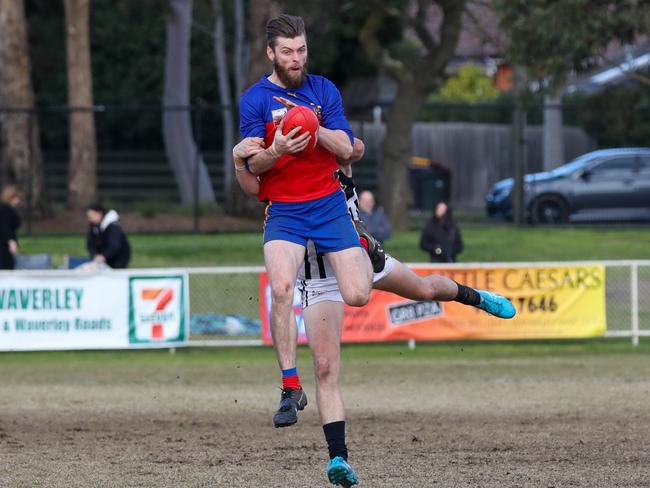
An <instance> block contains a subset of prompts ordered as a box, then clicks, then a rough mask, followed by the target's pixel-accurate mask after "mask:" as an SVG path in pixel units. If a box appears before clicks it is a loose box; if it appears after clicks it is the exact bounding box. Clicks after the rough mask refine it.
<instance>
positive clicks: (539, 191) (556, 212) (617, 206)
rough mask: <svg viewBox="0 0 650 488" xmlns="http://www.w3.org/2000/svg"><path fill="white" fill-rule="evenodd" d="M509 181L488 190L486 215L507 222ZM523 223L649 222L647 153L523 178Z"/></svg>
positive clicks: (630, 152)
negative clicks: (524, 221)
mask: <svg viewBox="0 0 650 488" xmlns="http://www.w3.org/2000/svg"><path fill="white" fill-rule="evenodd" d="M513 186H514V180H513V178H508V179H506V180H502V181H499V182H497V183H495V184H494V186H492V188H491V189H490V191H489V193H488V195H487V197H486V210H487V214H488V215H489V216H491V217H502V218H506V219H512V193H513ZM524 205H525V208H526V212H527V218H528V220H529V221H530V222H533V223H536V224H555V223H565V222H569V220H571V221H580V220H638V219H644V220H646V219H647V220H650V148H618V149H602V150H598V151H593V152H590V153H587V154H583V155H582V156H579V157H578V158H576V159H574V160H573V161H571V162H569V163H567V164H564V165H562V166H559V167H558V168H555V169H554V170H552V171H545V172H543V173H534V174H528V175H526V176H525V177H524Z"/></svg>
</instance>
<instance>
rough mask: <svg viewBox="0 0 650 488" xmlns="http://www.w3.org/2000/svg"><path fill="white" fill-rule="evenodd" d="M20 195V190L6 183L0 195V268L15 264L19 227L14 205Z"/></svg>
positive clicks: (16, 203)
mask: <svg viewBox="0 0 650 488" xmlns="http://www.w3.org/2000/svg"><path fill="white" fill-rule="evenodd" d="M20 197H21V195H20V192H19V191H18V189H17V188H16V187H15V186H13V185H7V186H6V187H5V188H4V189H3V190H2V194H1V195H0V269H14V267H15V265H16V261H15V256H16V254H18V240H17V239H16V230H18V227H20V216H19V215H18V212H16V207H17V206H18V204H19V203H20Z"/></svg>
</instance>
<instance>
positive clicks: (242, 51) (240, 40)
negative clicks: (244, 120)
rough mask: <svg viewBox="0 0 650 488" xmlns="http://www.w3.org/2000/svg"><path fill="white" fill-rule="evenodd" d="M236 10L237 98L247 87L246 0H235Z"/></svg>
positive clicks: (234, 61) (234, 63) (235, 65)
mask: <svg viewBox="0 0 650 488" xmlns="http://www.w3.org/2000/svg"><path fill="white" fill-rule="evenodd" d="M234 10H235V50H234V60H233V65H234V67H235V100H239V97H240V96H241V94H242V93H243V91H244V89H245V88H246V86H245V85H246V78H247V72H248V62H249V55H250V53H249V50H248V43H247V42H246V20H245V16H244V1H243V0H235V1H234Z"/></svg>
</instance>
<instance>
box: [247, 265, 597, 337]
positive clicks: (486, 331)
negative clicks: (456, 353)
mask: <svg viewBox="0 0 650 488" xmlns="http://www.w3.org/2000/svg"><path fill="white" fill-rule="evenodd" d="M412 269H413V271H414V272H415V273H417V274H418V275H420V276H424V277H426V276H427V275H430V274H432V273H435V274H441V275H444V276H447V277H449V278H451V279H453V280H455V281H457V282H459V283H463V284H466V285H468V286H471V287H473V288H479V289H483V290H491V291H494V292H496V293H500V294H502V295H504V296H506V297H508V298H509V299H510V300H511V301H512V302H513V304H514V305H515V308H516V309H517V315H516V317H515V318H514V319H511V320H503V319H499V318H496V317H493V316H491V315H488V314H487V313H485V312H483V311H481V310H478V309H477V308H475V307H469V306H466V305H462V304H460V303H457V302H435V301H434V302H431V301H428V302H427V301H412V300H407V299H404V298H402V297H399V296H397V295H394V294H392V293H388V292H383V291H378V290H373V291H372V295H371V298H370V302H369V303H368V304H367V305H366V306H365V307H360V308H357V307H348V306H347V305H346V306H345V316H344V319H343V337H342V341H343V342H378V341H394V340H408V339H415V340H418V341H431V340H461V339H473V340H482V339H485V340H490V339H559V338H583V337H597V336H602V335H603V334H604V333H605V331H606V329H607V322H606V313H605V312H606V311H605V267H604V266H591V265H589V266H544V265H540V266H536V265H531V266H528V265H527V266H526V267H494V268H490V267H480V268H443V269H436V268H433V267H414V268H412ZM260 303H261V306H262V325H263V327H262V336H263V337H262V338H263V340H264V342H265V343H268V344H270V343H271V342H272V339H271V333H270V327H269V311H270V295H269V292H268V279H267V277H266V275H265V274H262V275H261V276H260ZM294 311H295V312H296V319H297V322H298V327H299V336H300V341H301V342H306V337H305V334H304V321H303V319H302V313H301V312H302V311H301V310H300V297H299V294H298V292H297V291H296V292H295V300H294Z"/></svg>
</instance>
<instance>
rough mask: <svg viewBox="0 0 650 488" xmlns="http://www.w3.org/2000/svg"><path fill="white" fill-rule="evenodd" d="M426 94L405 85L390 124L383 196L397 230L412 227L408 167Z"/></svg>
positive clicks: (384, 157) (401, 86)
mask: <svg viewBox="0 0 650 488" xmlns="http://www.w3.org/2000/svg"><path fill="white" fill-rule="evenodd" d="M425 98H426V92H424V93H423V90H422V89H420V88H419V87H418V86H416V85H414V84H413V83H412V82H409V81H401V82H400V83H399V90H398V93H397V97H396V98H395V102H394V103H393V106H392V107H391V109H390V112H389V113H388V116H387V120H386V136H385V137H384V140H383V142H382V145H381V156H380V160H379V195H380V198H381V202H380V203H381V204H382V205H383V207H384V209H385V210H386V212H387V214H388V217H389V219H390V222H391V224H392V225H393V227H394V228H395V229H397V230H404V229H406V228H407V227H408V223H409V215H408V203H409V201H410V198H411V193H410V189H409V185H408V165H409V162H410V159H411V146H412V139H411V129H412V127H413V123H414V122H415V118H416V115H417V112H418V110H419V109H420V107H421V106H422V103H423V102H424V100H425Z"/></svg>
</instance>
